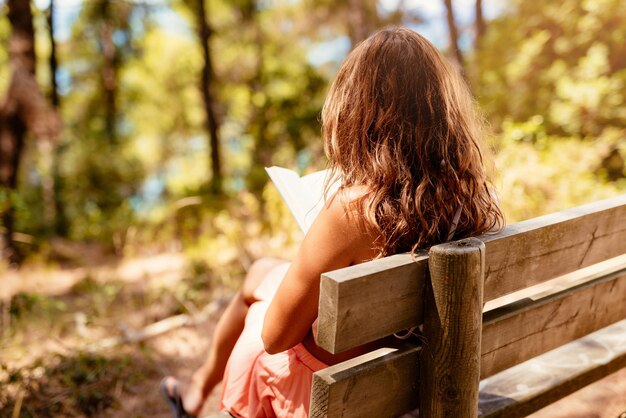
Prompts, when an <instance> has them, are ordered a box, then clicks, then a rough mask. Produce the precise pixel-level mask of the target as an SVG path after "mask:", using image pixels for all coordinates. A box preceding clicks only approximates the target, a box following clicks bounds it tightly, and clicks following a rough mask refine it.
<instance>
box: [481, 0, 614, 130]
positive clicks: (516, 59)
mask: <svg viewBox="0 0 626 418" xmlns="http://www.w3.org/2000/svg"><path fill="white" fill-rule="evenodd" d="M624 20H626V4H625V3H624V2H623V1H621V0H606V1H601V2H597V1H582V2H581V1H578V0H564V1H560V2H544V3H542V4H541V5H540V6H539V5H537V3H536V2H532V1H527V0H517V1H515V2H513V5H512V6H511V7H510V10H509V11H508V12H506V13H505V14H504V16H502V17H499V18H497V19H495V20H493V21H491V22H489V25H488V32H487V34H486V36H485V38H484V39H483V40H482V41H481V48H480V50H479V51H476V54H475V57H474V62H473V65H472V74H473V77H472V78H473V82H474V85H475V91H476V93H477V96H478V98H479V100H480V103H481V105H482V106H483V107H484V109H485V110H486V111H487V114H488V115H489V118H490V120H491V121H493V122H494V124H495V126H499V125H500V124H501V123H502V122H503V121H504V120H505V119H506V118H510V119H512V120H514V121H515V122H524V121H527V120H528V119H530V118H531V117H533V116H534V115H542V116H543V118H544V126H545V129H546V131H547V132H548V133H551V134H552V133H554V134H557V135H572V136H579V137H586V136H597V135H600V134H601V133H602V130H603V128H604V127H606V126H622V127H623V126H624V125H625V124H626V107H624V103H626V97H625V94H626V93H625V92H626V89H625V88H624V86H625V83H626V59H625V58H624V57H626V42H624V41H625V40H626V27H625V26H624V25H623V24H622V23H623V22H624Z"/></svg>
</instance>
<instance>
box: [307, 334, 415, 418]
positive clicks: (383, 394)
mask: <svg viewBox="0 0 626 418" xmlns="http://www.w3.org/2000/svg"><path fill="white" fill-rule="evenodd" d="M419 353H420V347H419V346H417V345H414V344H404V345H403V346H402V347H401V348H397V349H396V348H381V349H379V350H376V351H372V352H370V353H367V354H364V355H362V356H359V357H355V358H353V359H350V360H348V361H345V362H343V363H339V364H336V365H334V366H330V367H328V368H327V369H323V370H320V371H318V372H316V373H315V374H313V387H312V389H311V411H310V416H311V417H312V418H318V417H328V418H337V417H343V418H352V417H354V418H356V417H363V418H366V417H381V418H385V417H389V418H391V417H397V416H399V415H401V414H403V413H405V412H407V411H411V410H413V409H415V408H416V407H417V403H418V399H419V398H418V394H417V390H418V380H419V370H418V366H417V365H418V359H419Z"/></svg>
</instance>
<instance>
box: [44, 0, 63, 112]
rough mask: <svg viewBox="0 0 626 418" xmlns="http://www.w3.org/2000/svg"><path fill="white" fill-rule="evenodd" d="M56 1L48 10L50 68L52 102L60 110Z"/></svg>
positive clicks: (52, 2) (51, 3) (51, 2)
mask: <svg viewBox="0 0 626 418" xmlns="http://www.w3.org/2000/svg"><path fill="white" fill-rule="evenodd" d="M54 2H55V0H50V8H49V9H48V16H47V18H48V38H49V40H50V58H49V59H48V66H49V68H50V81H51V82H50V102H51V103H52V107H53V108H54V109H58V108H59V106H60V104H61V101H60V99H59V86H58V84H57V69H58V66H59V65H58V60H57V44H56V42H55V41H54V8H55V4H54Z"/></svg>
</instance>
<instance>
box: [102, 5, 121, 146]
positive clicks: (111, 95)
mask: <svg viewBox="0 0 626 418" xmlns="http://www.w3.org/2000/svg"><path fill="white" fill-rule="evenodd" d="M100 7H101V16H102V21H101V23H100V42H101V48H102V56H103V58H104V65H103V67H102V87H103V88H104V112H105V113H104V129H105V133H106V135H107V137H108V138H109V141H110V142H111V143H113V144H114V143H116V142H117V129H116V124H117V67H118V65H117V64H118V63H117V57H116V48H115V43H113V27H112V26H111V18H112V16H111V5H110V0H102V3H101V4H100Z"/></svg>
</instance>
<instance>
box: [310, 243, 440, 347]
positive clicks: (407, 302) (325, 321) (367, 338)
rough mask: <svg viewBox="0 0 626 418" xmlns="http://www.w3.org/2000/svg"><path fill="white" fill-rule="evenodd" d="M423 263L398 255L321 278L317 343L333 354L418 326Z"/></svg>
mask: <svg viewBox="0 0 626 418" xmlns="http://www.w3.org/2000/svg"><path fill="white" fill-rule="evenodd" d="M427 259H428V257H426V256H425V255H424V256H418V257H415V258H414V257H412V256H411V255H410V254H399V255H394V256H391V257H387V258H384V259H381V260H375V261H371V262H368V263H363V264H359V265H356V266H352V267H348V268H345V269H341V270H335V271H332V272H329V273H326V274H324V275H323V276H322V280H321V286H320V303H319V317H318V335H317V344H318V345H319V346H320V347H322V348H324V349H325V350H327V351H328V352H330V353H333V354H335V353H339V352H341V351H344V350H347V349H349V348H353V347H355V346H358V345H361V344H365V343H367V342H371V341H375V340H377V339H379V338H383V337H386V336H388V335H391V334H393V333H394V332H397V331H400V330H403V329H405V328H409V327H411V326H413V325H416V324H420V323H421V322H422V311H423V309H422V305H421V304H422V300H423V293H424V280H425V275H426V262H427Z"/></svg>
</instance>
